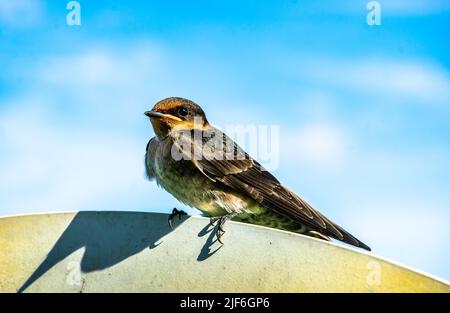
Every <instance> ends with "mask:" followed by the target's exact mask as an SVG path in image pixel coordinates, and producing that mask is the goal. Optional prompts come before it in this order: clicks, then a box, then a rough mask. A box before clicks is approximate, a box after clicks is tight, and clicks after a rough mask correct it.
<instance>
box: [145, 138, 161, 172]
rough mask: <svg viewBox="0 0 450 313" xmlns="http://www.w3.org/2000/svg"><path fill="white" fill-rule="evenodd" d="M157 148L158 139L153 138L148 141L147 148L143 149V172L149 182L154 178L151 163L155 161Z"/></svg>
mask: <svg viewBox="0 0 450 313" xmlns="http://www.w3.org/2000/svg"><path fill="white" fill-rule="evenodd" d="M157 146H158V139H156V137H153V138H151V139H150V140H149V141H148V143H147V147H146V148H145V172H146V174H147V178H148V179H149V180H153V179H154V178H155V173H154V171H153V163H154V160H155V153H156V148H157Z"/></svg>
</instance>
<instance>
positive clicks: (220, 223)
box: [209, 213, 237, 244]
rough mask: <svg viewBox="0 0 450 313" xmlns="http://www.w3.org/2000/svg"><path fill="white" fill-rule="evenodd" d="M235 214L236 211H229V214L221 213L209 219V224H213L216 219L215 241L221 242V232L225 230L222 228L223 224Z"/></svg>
mask: <svg viewBox="0 0 450 313" xmlns="http://www.w3.org/2000/svg"><path fill="white" fill-rule="evenodd" d="M236 215H237V213H231V214H227V215H223V216H215V217H211V218H210V221H209V223H210V225H214V223H215V222H216V221H218V223H217V231H216V238H217V241H218V242H220V243H221V244H223V242H222V240H221V238H222V236H223V234H224V233H225V230H224V229H223V225H224V224H225V222H226V221H228V220H231V219H232V218H233V217H235V216H236Z"/></svg>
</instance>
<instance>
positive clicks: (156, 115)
mask: <svg viewBox="0 0 450 313" xmlns="http://www.w3.org/2000/svg"><path fill="white" fill-rule="evenodd" d="M144 114H145V115H147V116H148V117H156V118H161V117H163V116H164V114H162V113H159V112H155V111H145V112H144Z"/></svg>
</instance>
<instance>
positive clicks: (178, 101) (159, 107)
mask: <svg viewBox="0 0 450 313" xmlns="http://www.w3.org/2000/svg"><path fill="white" fill-rule="evenodd" d="M180 106H188V107H190V106H198V105H197V104H195V103H194V102H192V101H191V100H188V99H184V98H178V97H173V98H167V99H164V100H161V101H159V102H158V103H156V104H155V105H154V106H153V110H154V111H169V110H171V109H174V108H178V107H180Z"/></svg>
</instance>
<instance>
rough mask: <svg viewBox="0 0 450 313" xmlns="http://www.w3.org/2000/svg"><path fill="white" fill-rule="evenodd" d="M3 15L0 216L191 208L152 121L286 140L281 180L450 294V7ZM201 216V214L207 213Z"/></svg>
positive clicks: (267, 6) (147, 7)
mask: <svg viewBox="0 0 450 313" xmlns="http://www.w3.org/2000/svg"><path fill="white" fill-rule="evenodd" d="M67 2H68V1H38V0H35V1H33V0H0V48H1V49H0V173H1V175H0V212H1V213H0V214H1V215H9V214H18V213H31V212H41V211H62V210H97V209H98V210H139V211H156V212H169V211H170V210H171V208H173V207H174V206H177V207H179V208H184V207H183V206H181V205H180V204H179V203H177V201H176V200H175V199H173V198H172V197H171V196H170V195H168V194H167V193H165V192H164V191H163V190H161V189H158V188H157V187H156V185H155V184H154V183H151V182H147V181H146V180H145V178H144V169H143V163H142V162H143V155H144V150H145V145H146V143H147V141H148V139H149V138H150V137H151V136H153V132H152V130H151V127H150V125H149V123H148V121H147V119H146V118H145V117H144V115H143V114H142V113H143V112H144V111H145V110H147V109H149V108H150V107H151V106H152V105H153V104H154V103H155V102H157V101H158V100H161V99H163V98H166V97H169V96H182V97H186V98H189V99H192V100H194V101H196V102H197V103H199V104H200V105H202V107H203V108H204V109H205V111H206V113H207V116H208V119H209V120H210V121H211V122H212V123H213V124H216V125H227V124H234V123H240V124H255V125H259V124H275V125H280V135H281V140H280V165H279V167H278V168H277V169H276V170H275V171H274V174H275V175H276V176H277V177H278V178H279V179H280V180H281V181H282V182H283V183H284V184H285V185H287V186H288V187H289V188H291V189H292V190H294V191H296V192H297V193H298V194H299V195H301V196H302V197H303V198H305V199H306V200H307V201H309V202H310V203H311V204H312V205H313V206H314V207H316V208H317V209H319V210H320V211H321V212H323V213H324V214H325V215H327V216H329V217H330V218H331V219H333V220H335V221H336V222H338V223H339V224H341V225H342V226H344V227H345V228H347V229H348V230H350V231H351V232H352V233H354V234H355V235H357V236H358V237H360V238H361V239H362V240H363V241H365V242H366V243H368V244H369V245H370V246H371V247H372V248H373V250H374V252H375V253H376V254H377V255H381V256H383V257H387V258H389V259H393V260H395V261H398V262H401V263H404V264H407V265H409V266H412V267H415V268H418V269H420V270H423V271H426V272H429V273H431V274H434V275H437V276H440V277H442V278H445V279H447V280H449V279H450V266H449V264H450V232H449V229H450V193H449V190H450V188H449V187H450V180H449V177H450V162H449V160H450V122H449V121H450V43H449V41H448V40H447V37H448V35H447V31H448V29H450V3H449V2H448V1H445V0H443V1H439V0H434V1H431V0H427V1H419V0H398V1H379V2H380V4H381V14H382V20H381V21H382V25H380V26H368V25H367V23H366V15H367V13H368V11H367V10H366V4H367V1H360V0H354V1H333V3H331V1H323V0H322V1H317V0H316V1H312V0H311V1H293V0H290V1H230V0H227V1H223V0H220V1H150V0H149V1H145V2H144V1H126V2H125V1H93V0H89V1H88V0H83V1H79V2H80V4H81V22H82V25H81V26H68V25H67V24H66V14H67V13H68V11H67V10H66V4H67ZM184 209H187V210H188V211H189V212H190V213H192V214H198V212H197V211H196V210H194V209H189V208H184Z"/></svg>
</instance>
